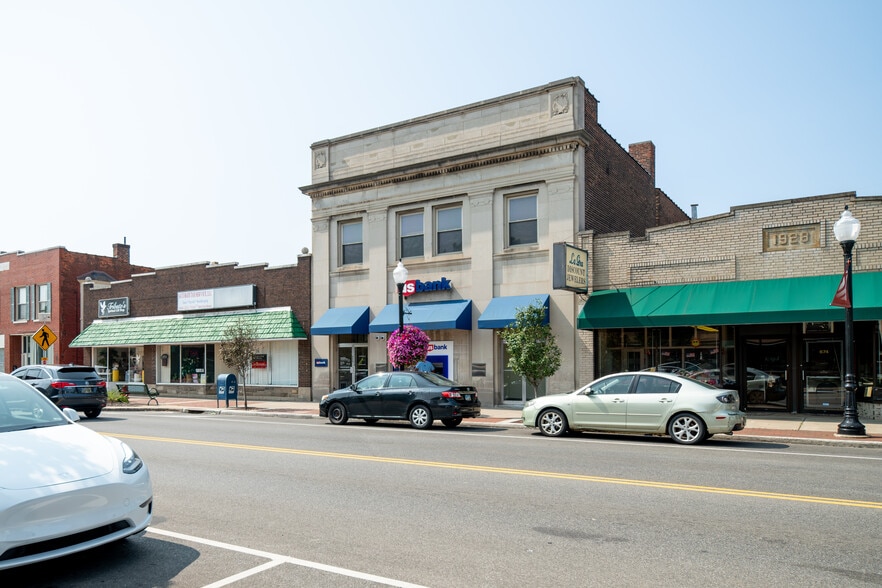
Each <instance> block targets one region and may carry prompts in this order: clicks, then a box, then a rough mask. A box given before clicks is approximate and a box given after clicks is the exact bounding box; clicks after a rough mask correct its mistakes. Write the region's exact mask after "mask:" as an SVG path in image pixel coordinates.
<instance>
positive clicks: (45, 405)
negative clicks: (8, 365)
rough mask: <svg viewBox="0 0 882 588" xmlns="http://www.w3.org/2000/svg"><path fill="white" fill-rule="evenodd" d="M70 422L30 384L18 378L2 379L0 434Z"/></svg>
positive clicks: (0, 386)
mask: <svg viewBox="0 0 882 588" xmlns="http://www.w3.org/2000/svg"><path fill="white" fill-rule="evenodd" d="M68 422H69V421H68V420H67V419H66V418H65V416H64V414H62V412H61V411H60V410H58V408H56V407H55V405H54V404H52V402H51V401H50V400H49V399H48V398H46V397H45V396H43V395H42V394H40V393H39V392H37V391H36V390H34V389H33V388H32V387H31V386H29V385H28V384H26V383H24V382H22V381H21V380H18V379H17V378H12V377H3V378H0V433H5V432H9V431H21V430H23V429H34V428H37V427H52V426H55V425H63V424H67V423H68Z"/></svg>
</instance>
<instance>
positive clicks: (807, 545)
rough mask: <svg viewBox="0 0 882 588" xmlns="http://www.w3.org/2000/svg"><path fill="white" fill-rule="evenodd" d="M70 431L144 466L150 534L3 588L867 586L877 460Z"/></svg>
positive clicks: (157, 422)
mask: <svg viewBox="0 0 882 588" xmlns="http://www.w3.org/2000/svg"><path fill="white" fill-rule="evenodd" d="M83 423H84V424H85V425H86V426H88V427H90V428H92V429H94V430H97V431H99V432H102V433H107V434H113V435H116V436H119V437H121V438H123V439H125V440H126V441H127V442H129V443H130V444H131V445H132V446H133V447H134V448H135V449H136V450H137V451H138V452H139V453H140V454H141V456H142V457H143V458H144V459H145V461H146V462H147V464H148V465H149V467H150V471H151V474H152V477H153V481H154V489H155V518H154V521H153V525H152V526H151V528H150V530H149V531H148V533H147V534H146V535H145V536H143V537H140V538H136V539H131V540H128V541H125V542H122V543H119V544H116V545H112V546H108V547H105V548H102V549H99V550H94V551H92V552H88V553H85V554H80V555H77V556H74V557H70V558H66V559H63V560H58V562H56V563H55V564H54V565H52V566H48V565H43V566H34V567H31V568H21V569H19V570H14V571H12V572H7V573H0V584H2V585H3V586H6V587H11V586H47V587H48V586H77V587H78V586H96V585H105V586H133V587H134V586H175V587H190V586H194V587H195V586H248V587H251V586H261V587H264V586H335V587H336V586H344V587H347V586H414V585H415V586H433V587H448V586H481V587H484V586H511V585H555V586H557V585H577V586H589V585H590V586H613V585H615V586H621V585H630V586H678V587H681V588H682V587H688V586H707V585H709V584H724V585H728V586H753V587H755V586H792V585H795V584H798V585H800V586H824V587H827V586H833V585H838V586H845V585H847V586H879V585H882V561H880V558H879V556H878V551H879V546H880V545H882V487H880V484H879V480H882V449H879V450H876V449H867V448H857V449H851V448H845V447H826V446H806V445H792V446H790V445H788V444H785V443H760V442H745V441H733V440H730V439H722V440H716V438H714V439H712V440H710V441H709V442H708V443H706V444H704V445H701V446H695V447H685V446H680V445H676V444H674V443H672V442H671V441H670V440H668V439H664V438H646V439H644V438H639V437H638V438H635V437H613V436H601V435H596V436H595V435H578V436H573V437H567V438H562V439H547V438H544V437H540V436H537V435H535V434H532V433H531V432H529V431H526V430H523V429H500V428H489V427H488V428H486V429H482V428H477V427H469V428H460V429H456V430H447V429H444V428H442V427H436V428H434V429H433V430H430V431H416V430H414V429H411V428H410V427H408V426H407V425H406V424H381V425H375V426H369V425H366V424H363V423H353V424H351V425H347V426H342V427H341V426H333V425H330V424H328V423H327V422H326V421H321V420H314V419H310V420H300V419H288V418H261V417H250V416H247V415H244V416H238V415H186V414H182V413H125V414H123V413H109V414H107V415H102V417H101V418H99V419H97V420H92V421H83ZM35 568H36V569H35Z"/></svg>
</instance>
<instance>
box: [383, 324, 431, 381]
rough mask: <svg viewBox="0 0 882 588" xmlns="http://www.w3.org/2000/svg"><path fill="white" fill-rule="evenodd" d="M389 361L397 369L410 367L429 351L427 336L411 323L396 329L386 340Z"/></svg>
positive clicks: (423, 357) (422, 358)
mask: <svg viewBox="0 0 882 588" xmlns="http://www.w3.org/2000/svg"><path fill="white" fill-rule="evenodd" d="M386 350H387V351H388V352H389V362H390V363H391V364H392V365H393V366H395V367H396V368H397V369H399V370H405V369H412V368H413V367H414V366H415V365H416V364H417V362H419V361H422V360H424V359H425V358H426V355H427V354H428V353H429V336H428V335H426V334H425V333H424V332H422V331H421V330H420V329H419V328H418V327H415V326H413V325H404V330H403V331H402V330H401V329H396V330H394V331H392V333H391V334H390V335H389V340H388V341H386Z"/></svg>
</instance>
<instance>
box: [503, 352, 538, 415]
mask: <svg viewBox="0 0 882 588" xmlns="http://www.w3.org/2000/svg"><path fill="white" fill-rule="evenodd" d="M502 365H503V366H504V367H503V368H502V402H503V404H507V403H512V404H518V405H521V404H523V403H525V402H527V401H528V400H532V399H533V398H535V396H534V395H533V386H531V385H530V383H529V382H527V379H526V378H524V377H523V376H519V375H518V374H516V373H515V372H514V371H513V370H512V369H511V368H510V367H508V353H507V352H506V348H505V345H503V346H502ZM536 396H545V380H542V381H541V382H540V383H539V390H538V391H537V392H536Z"/></svg>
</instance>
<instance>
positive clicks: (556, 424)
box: [538, 408, 568, 437]
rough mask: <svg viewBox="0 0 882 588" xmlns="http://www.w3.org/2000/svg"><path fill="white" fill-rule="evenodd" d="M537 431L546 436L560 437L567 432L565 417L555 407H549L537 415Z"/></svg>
mask: <svg viewBox="0 0 882 588" xmlns="http://www.w3.org/2000/svg"><path fill="white" fill-rule="evenodd" d="M538 423H539V431H541V432H542V434H543V435H545V436H546V437H560V436H561V435H563V434H564V433H566V432H567V427H568V425H567V417H566V416H564V413H562V412H561V411H559V410H558V409H556V408H550V409H548V410H546V411H543V412H542V414H540V415H539V421H538Z"/></svg>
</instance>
